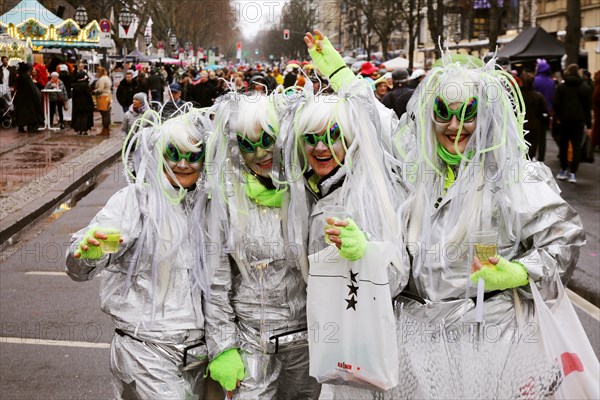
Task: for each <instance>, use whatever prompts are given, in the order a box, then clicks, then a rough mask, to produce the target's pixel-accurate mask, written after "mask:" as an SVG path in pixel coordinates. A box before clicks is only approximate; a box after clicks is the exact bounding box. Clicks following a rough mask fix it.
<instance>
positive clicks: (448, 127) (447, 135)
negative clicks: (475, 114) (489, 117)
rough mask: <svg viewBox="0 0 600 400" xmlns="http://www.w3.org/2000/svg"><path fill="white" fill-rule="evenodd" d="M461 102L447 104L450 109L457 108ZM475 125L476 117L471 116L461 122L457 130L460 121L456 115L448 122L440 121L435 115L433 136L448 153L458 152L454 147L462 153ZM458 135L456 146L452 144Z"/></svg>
mask: <svg viewBox="0 0 600 400" xmlns="http://www.w3.org/2000/svg"><path fill="white" fill-rule="evenodd" d="M462 105H463V103H452V104H450V105H449V107H450V109H451V110H458V109H459V108H460V107H461V106H462ZM476 126H477V118H472V119H470V120H467V121H465V122H464V123H463V126H462V131H460V132H459V128H460V121H459V120H458V118H456V115H453V116H452V119H451V120H450V121H448V122H440V121H439V120H437V119H436V118H435V117H434V118H433V128H434V130H435V136H436V138H437V140H438V142H439V143H440V144H441V145H442V146H443V147H444V148H445V149H446V150H448V152H449V153H450V154H458V153H457V152H456V147H457V148H458V150H459V151H460V153H461V154H462V153H464V152H465V149H466V147H467V144H468V143H469V140H470V139H471V136H472V135H473V132H475V128H476ZM457 136H458V143H456V147H455V145H454V143H455V140H456V137H457Z"/></svg>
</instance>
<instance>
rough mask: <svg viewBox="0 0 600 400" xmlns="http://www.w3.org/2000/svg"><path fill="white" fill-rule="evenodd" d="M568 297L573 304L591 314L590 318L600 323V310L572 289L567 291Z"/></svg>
mask: <svg viewBox="0 0 600 400" xmlns="http://www.w3.org/2000/svg"><path fill="white" fill-rule="evenodd" d="M567 296H569V299H570V300H571V302H572V303H573V304H575V305H576V306H577V307H579V308H581V309H582V310H583V311H585V312H586V313H587V314H589V315H590V317H592V318H594V319H595V320H596V321H600V308H598V307H596V306H595V305H593V304H592V303H590V302H589V301H587V300H586V299H584V298H583V297H581V296H580V295H578V294H577V293H575V292H574V291H572V290H570V289H567Z"/></svg>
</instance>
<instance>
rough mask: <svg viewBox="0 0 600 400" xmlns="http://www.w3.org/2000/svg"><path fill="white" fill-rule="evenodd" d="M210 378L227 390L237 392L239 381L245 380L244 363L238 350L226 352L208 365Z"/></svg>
mask: <svg viewBox="0 0 600 400" xmlns="http://www.w3.org/2000/svg"><path fill="white" fill-rule="evenodd" d="M208 371H209V373H210V377H211V378H212V379H213V380H215V381H217V382H219V384H221V386H222V387H223V389H225V390H228V391H230V390H235V388H236V387H237V381H241V380H243V379H244V375H245V371H244V362H243V361H242V357H240V353H238V350H237V349H229V350H225V351H224V352H222V353H221V354H219V355H218V356H217V357H216V358H215V359H214V360H212V361H211V362H210V364H208Z"/></svg>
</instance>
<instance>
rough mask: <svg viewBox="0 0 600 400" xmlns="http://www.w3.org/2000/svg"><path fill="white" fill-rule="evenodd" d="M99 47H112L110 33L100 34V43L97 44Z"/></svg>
mask: <svg viewBox="0 0 600 400" xmlns="http://www.w3.org/2000/svg"><path fill="white" fill-rule="evenodd" d="M98 45H99V46H100V47H112V45H113V43H112V38H111V34H110V32H100V41H99V42H98Z"/></svg>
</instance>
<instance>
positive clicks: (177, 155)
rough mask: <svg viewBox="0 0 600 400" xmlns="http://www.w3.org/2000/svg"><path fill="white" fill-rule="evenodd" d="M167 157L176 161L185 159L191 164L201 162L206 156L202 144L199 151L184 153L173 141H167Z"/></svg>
mask: <svg viewBox="0 0 600 400" xmlns="http://www.w3.org/2000/svg"><path fill="white" fill-rule="evenodd" d="M165 158H166V159H167V160H169V161H173V162H176V163H178V162H180V161H181V160H183V159H185V160H187V162H188V163H189V164H194V163H197V162H200V161H201V160H202V159H203V158H204V145H200V148H199V151H195V152H190V153H185V154H183V153H182V152H180V151H179V149H178V148H177V146H175V145H174V144H173V143H167V148H166V149H165Z"/></svg>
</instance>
